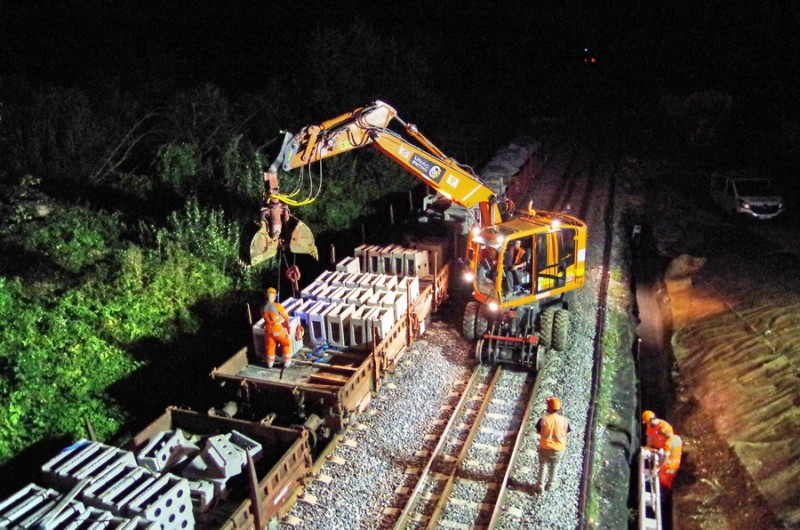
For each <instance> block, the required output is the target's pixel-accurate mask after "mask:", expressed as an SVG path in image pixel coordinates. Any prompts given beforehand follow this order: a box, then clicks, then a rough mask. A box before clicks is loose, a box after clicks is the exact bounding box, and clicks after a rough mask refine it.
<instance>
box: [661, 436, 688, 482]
mask: <svg viewBox="0 0 800 530" xmlns="http://www.w3.org/2000/svg"><path fill="white" fill-rule="evenodd" d="M664 451H666V453H667V458H666V460H664V465H663V466H661V467H662V468H663V469H664V470H665V471H667V472H669V471H671V472H672V473H676V472H677V471H678V468H680V467H681V453H683V440H681V437H680V436H678V435H677V434H673V435H672V436H670V437H669V438H667V441H666V442H664Z"/></svg>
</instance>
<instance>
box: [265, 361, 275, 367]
mask: <svg viewBox="0 0 800 530" xmlns="http://www.w3.org/2000/svg"><path fill="white" fill-rule="evenodd" d="M273 366H275V361H267V368H272V367H273Z"/></svg>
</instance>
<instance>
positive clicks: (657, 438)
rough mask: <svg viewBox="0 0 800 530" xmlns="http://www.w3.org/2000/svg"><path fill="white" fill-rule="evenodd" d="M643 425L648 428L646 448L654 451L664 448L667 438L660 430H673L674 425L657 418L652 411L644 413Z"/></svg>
mask: <svg viewBox="0 0 800 530" xmlns="http://www.w3.org/2000/svg"><path fill="white" fill-rule="evenodd" d="M642 423H644V424H645V427H646V436H647V442H646V447H650V448H653V449H661V448H662V447H664V442H665V441H666V438H665V437H664V435H663V434H660V433H659V430H661V429H664V430H665V429H666V428H667V427H669V428H670V429H672V425H670V424H669V423H667V422H666V421H665V420H662V419H661V418H659V417H657V416H656V413H655V412H653V411H652V410H646V411H644V412H642Z"/></svg>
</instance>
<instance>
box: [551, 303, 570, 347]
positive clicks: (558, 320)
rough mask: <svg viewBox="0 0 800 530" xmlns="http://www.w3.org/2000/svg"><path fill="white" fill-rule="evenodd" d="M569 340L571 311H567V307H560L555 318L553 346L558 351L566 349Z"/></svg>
mask: <svg viewBox="0 0 800 530" xmlns="http://www.w3.org/2000/svg"><path fill="white" fill-rule="evenodd" d="M568 340H569V311H567V310H566V309H559V310H557V311H556V315H555V319H554V320H553V343H552V348H553V349H554V350H557V351H564V350H566V349H567V341H568Z"/></svg>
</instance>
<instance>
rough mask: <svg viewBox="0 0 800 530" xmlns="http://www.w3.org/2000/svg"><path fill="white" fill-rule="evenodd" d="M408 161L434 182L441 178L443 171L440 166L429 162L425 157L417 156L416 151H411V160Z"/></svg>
mask: <svg viewBox="0 0 800 530" xmlns="http://www.w3.org/2000/svg"><path fill="white" fill-rule="evenodd" d="M408 163H409V164H410V165H411V166H413V167H414V168H415V169H416V170H417V171H419V172H420V173H422V175H423V176H424V177H425V178H427V179H430V180H432V181H434V182H436V183H438V182H439V181H440V180H441V179H442V175H443V174H444V171H442V166H439V165H437V164H435V163H433V162H431V161H430V160H428V159H427V158H423V157H421V156H419V155H418V154H417V153H412V155H411V160H409V161H408Z"/></svg>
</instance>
